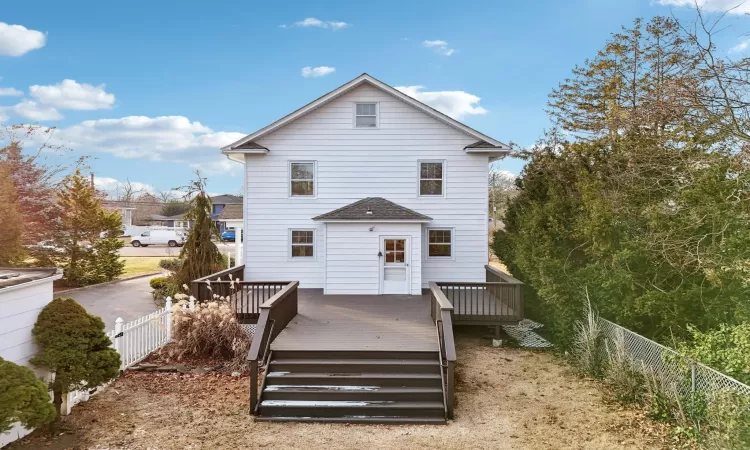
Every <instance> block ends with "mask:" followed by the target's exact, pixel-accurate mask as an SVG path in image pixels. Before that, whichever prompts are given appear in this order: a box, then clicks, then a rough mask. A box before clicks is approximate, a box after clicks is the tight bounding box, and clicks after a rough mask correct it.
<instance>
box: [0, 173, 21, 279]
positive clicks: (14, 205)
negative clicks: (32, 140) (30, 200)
mask: <svg viewBox="0 0 750 450" xmlns="http://www.w3.org/2000/svg"><path fill="white" fill-rule="evenodd" d="M0 211H2V214H0V230H2V233H0V266H15V265H17V264H20V263H21V262H23V259H24V256H25V254H26V251H25V248H24V246H23V234H22V230H23V222H22V220H21V214H20V212H19V210H18V196H17V192H16V187H15V186H14V185H13V182H12V181H11V179H10V169H9V167H8V165H7V164H6V163H3V162H2V161H0Z"/></svg>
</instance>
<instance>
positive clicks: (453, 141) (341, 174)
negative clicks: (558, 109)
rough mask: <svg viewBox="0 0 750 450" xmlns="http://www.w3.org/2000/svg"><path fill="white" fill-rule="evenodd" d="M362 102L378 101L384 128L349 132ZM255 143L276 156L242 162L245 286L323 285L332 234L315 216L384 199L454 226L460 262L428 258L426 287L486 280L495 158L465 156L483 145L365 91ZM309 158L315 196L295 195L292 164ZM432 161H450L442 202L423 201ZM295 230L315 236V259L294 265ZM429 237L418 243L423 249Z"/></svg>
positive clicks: (456, 258)
mask: <svg viewBox="0 0 750 450" xmlns="http://www.w3.org/2000/svg"><path fill="white" fill-rule="evenodd" d="M357 102H372V103H375V102H377V103H378V105H379V119H380V127H379V129H354V128H353V127H352V117H353V116H354V105H355V104H356V103H357ZM257 142H258V143H259V144H260V145H263V146H266V147H268V149H269V153H268V154H266V155H246V156H245V177H246V178H245V193H246V194H245V195H246V208H247V209H246V211H245V215H244V220H245V228H246V230H247V231H246V234H245V246H244V251H245V254H246V260H245V264H246V265H245V279H246V280H248V281H254V280H286V279H289V280H300V282H301V287H303V288H323V287H324V279H325V270H326V255H327V254H328V252H327V248H326V231H325V229H324V227H325V225H324V224H323V223H319V222H314V221H313V220H312V218H313V217H315V216H317V215H320V214H323V213H327V212H329V211H332V210H334V209H336V208H340V207H342V206H345V205H347V204H349V203H352V202H354V201H357V200H361V199H362V198H365V197H383V198H386V199H388V200H390V201H393V202H395V203H398V204H400V205H402V206H405V207H407V208H411V209H413V210H415V211H417V212H419V213H422V214H425V215H427V216H430V217H432V221H430V222H429V223H428V224H426V226H427V227H434V228H453V229H454V233H453V240H454V245H453V249H454V252H453V253H454V255H453V260H446V259H427V258H425V260H424V262H422V263H421V267H422V276H421V281H420V282H421V283H422V285H423V287H426V286H427V282H428V281H440V280H443V281H445V280H447V281H483V280H484V277H485V272H484V265H485V264H486V263H487V195H488V194H487V189H488V186H487V178H488V157H487V156H486V155H484V156H482V155H469V154H466V152H465V151H464V147H466V146H467V145H469V144H471V143H474V142H476V138H474V137H472V136H468V135H466V134H464V133H462V132H460V131H458V130H456V129H455V128H453V127H450V126H448V125H446V124H444V123H442V122H440V121H438V120H437V119H435V118H433V117H431V116H428V115H427V114H425V113H423V112H421V111H419V110H417V109H415V108H413V107H411V106H409V105H407V104H405V103H403V102H401V101H400V100H398V99H396V98H394V97H392V96H390V95H388V94H386V93H385V92H383V91H381V90H379V89H377V88H375V87H372V86H367V85H365V86H361V87H359V88H357V89H355V90H353V91H351V92H348V93H346V94H344V95H342V96H341V97H339V98H337V99H335V100H333V101H331V102H330V103H328V104H327V105H324V106H322V107H320V108H319V109H317V110H315V111H313V112H311V113H310V114H308V115H306V116H304V117H301V118H300V119H298V120H296V121H294V122H291V123H289V124H288V125H286V126H284V127H282V128H280V129H278V130H276V131H275V132H273V133H271V134H269V135H267V136H265V137H263V138H260V139H259V140H258V141H257ZM312 160H314V161H315V162H316V177H315V179H316V183H315V184H316V196H315V198H310V197H290V196H289V195H288V194H289V185H288V183H289V178H288V172H289V162H290V161H295V162H296V161H312ZM430 160H439V161H444V162H445V165H444V169H445V172H446V173H445V180H446V183H445V184H444V190H445V196H443V197H420V196H418V192H419V191H418V183H419V177H418V175H417V173H418V170H419V169H418V168H419V161H430ZM375 225H376V229H377V226H378V224H375ZM329 226H330V224H329ZM289 229H315V230H316V233H315V251H316V253H317V255H318V256H317V257H316V258H315V259H314V260H307V261H302V260H299V261H297V260H295V261H294V262H293V263H292V262H290V261H289V258H288V253H289V250H288V247H287V246H288V241H289V237H288V234H289V232H288V230H289ZM423 233H424V232H423V231H421V230H420V233H419V234H418V235H417V236H416V237H414V238H413V239H412V246H414V245H415V243H420V244H421V243H422V242H423V240H424V239H423V237H422V236H423ZM420 247H421V245H420ZM423 251H426V249H425V250H423ZM376 253H377V252H376ZM351 257H352V258H354V257H361V258H362V259H365V258H367V257H368V256H367V254H365V252H358V253H355V254H352V255H351ZM421 258H422V255H421V254H420V259H421ZM415 272H416V269H415V268H414V267H412V282H414V280H416V279H419V277H415V276H414V275H415ZM373 276H377V275H376V274H375V273H373Z"/></svg>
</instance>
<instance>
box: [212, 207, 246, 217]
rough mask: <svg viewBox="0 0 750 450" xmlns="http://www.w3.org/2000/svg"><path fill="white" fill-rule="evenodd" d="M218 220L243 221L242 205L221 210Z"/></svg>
mask: <svg viewBox="0 0 750 450" xmlns="http://www.w3.org/2000/svg"><path fill="white" fill-rule="evenodd" d="M217 220H242V205H241V204H240V205H227V206H226V207H225V208H224V209H222V210H221V212H220V213H219V217H217Z"/></svg>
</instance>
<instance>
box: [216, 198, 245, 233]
mask: <svg viewBox="0 0 750 450" xmlns="http://www.w3.org/2000/svg"><path fill="white" fill-rule="evenodd" d="M229 205H235V206H236V205H240V206H241V205H242V197H240V196H238V195H230V194H222V195H215V196H213V197H211V209H212V211H211V218H212V219H214V222H215V223H216V226H217V227H218V228H219V233H223V232H224V230H225V229H226V225H225V224H224V222H223V221H221V220H219V214H221V212H222V211H223V210H224V208H226V207H227V206H229Z"/></svg>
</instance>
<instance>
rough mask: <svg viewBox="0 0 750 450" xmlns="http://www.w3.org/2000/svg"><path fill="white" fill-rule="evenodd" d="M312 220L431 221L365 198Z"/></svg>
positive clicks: (425, 217) (389, 203)
mask: <svg viewBox="0 0 750 450" xmlns="http://www.w3.org/2000/svg"><path fill="white" fill-rule="evenodd" d="M312 220H318V221H321V222H327V221H339V220H346V221H349V220H352V221H365V222H373V221H384V220H387V221H392V220H393V221H400V220H406V221H410V222H429V221H430V220H432V217H428V216H425V215H424V214H420V213H418V212H416V211H414V210H412V209H409V208H406V207H404V206H401V205H399V204H396V203H393V202H392V201H390V200H386V199H384V198H382V197H367V198H363V199H362V200H357V201H356V202H354V203H351V204H349V205H346V206H342V207H341V208H338V209H334V210H333V211H331V212H327V213H325V214H321V215H319V216H317V217H313V219H312Z"/></svg>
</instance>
